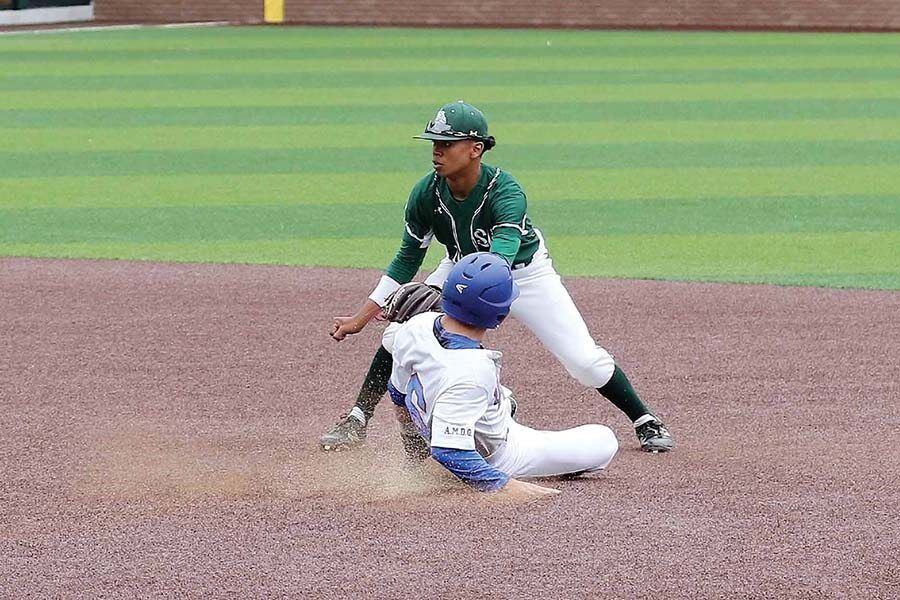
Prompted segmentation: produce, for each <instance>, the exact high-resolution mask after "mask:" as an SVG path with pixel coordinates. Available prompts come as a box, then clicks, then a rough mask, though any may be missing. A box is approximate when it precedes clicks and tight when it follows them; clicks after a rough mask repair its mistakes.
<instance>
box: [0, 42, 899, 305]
mask: <svg viewBox="0 0 900 600" xmlns="http://www.w3.org/2000/svg"><path fill="white" fill-rule="evenodd" d="M459 98H465V99H466V100H467V101H469V102H472V103H474V104H476V105H477V106H479V107H481V108H482V109H483V110H484V111H485V113H486V114H487V116H488V118H489V120H490V124H491V132H492V133H493V134H494V135H495V136H496V137H497V140H498V146H497V148H496V149H495V150H494V151H492V152H491V153H489V155H488V158H487V161H488V162H489V163H491V164H496V165H499V166H501V167H504V168H505V169H507V170H508V171H510V172H511V173H513V174H514V175H515V176H516V177H517V178H518V179H519V181H520V182H521V183H522V185H523V186H524V187H525V189H526V191H527V193H528V197H529V213H530V214H531V216H532V219H533V221H534V223H535V225H537V226H538V227H539V228H541V229H542V230H543V231H544V233H545V234H546V236H547V238H548V243H549V246H550V249H551V252H552V253H553V255H554V257H555V259H556V263H557V265H558V267H559V270H560V271H561V272H562V273H563V274H566V275H588V276H601V277H634V278H654V279H673V280H701V281H734V282H768V283H777V284H799V285H823V286H837V287H863V288H883V289H900V36H898V35H876V34H867V35H862V34H861V35H849V34H768V33H766V34H761V33H665V32H586V31H536V30H526V31H488V30H456V31H454V30H445V29H444V30H415V29H362V28H347V29H336V28H263V27H250V28H197V29H192V28H188V29H158V28H150V29H140V30H129V31H94V32H73V33H52V34H41V35H32V34H22V35H6V36H3V35H0V140H2V145H0V255H5V256H42V257H83V258H121V259H146V260H173V261H201V262H206V261H211V262H247V263H278V264H298V265H325V266H357V267H374V268H382V267H384V266H385V265H386V264H387V263H388V262H389V261H390V259H391V258H392V256H393V253H394V251H395V250H396V247H397V245H398V243H399V239H400V235H401V233H402V228H403V224H402V217H403V205H404V202H405V199H406V195H407V193H408V192H409V189H410V187H411V186H412V184H413V183H414V182H415V181H416V180H417V179H418V178H419V177H421V176H422V175H424V174H425V173H427V172H428V170H429V166H430V162H429V161H430V154H429V152H430V147H429V145H428V144H427V143H425V142H420V141H415V140H413V139H411V136H412V135H414V134H416V133H418V132H419V131H420V130H421V129H422V127H423V126H424V124H425V123H426V121H428V120H429V119H430V118H431V117H432V116H433V114H434V112H435V110H436V108H437V107H438V106H440V105H441V104H443V103H445V102H447V101H451V100H456V99H459ZM440 255H441V252H440V250H439V249H437V248H436V249H433V250H432V251H431V252H430V253H429V257H428V259H427V262H426V265H433V264H434V263H436V261H437V260H438V258H439V257H440Z"/></svg>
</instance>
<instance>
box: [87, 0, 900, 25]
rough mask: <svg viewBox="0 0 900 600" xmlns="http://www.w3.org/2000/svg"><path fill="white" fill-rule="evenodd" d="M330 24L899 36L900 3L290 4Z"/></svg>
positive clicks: (103, 16) (103, 12)
mask: <svg viewBox="0 0 900 600" xmlns="http://www.w3.org/2000/svg"><path fill="white" fill-rule="evenodd" d="M262 6H263V0H252V1H249V2H247V1H240V0H193V1H191V2H188V1H187V0H155V1H151V2H148V1H147V0H94V13H95V15H96V18H97V19H98V20H103V21H154V22H162V21H240V22H251V23H252V22H260V21H261V20H262V11H263V8H262ZM285 19H286V20H287V21H289V22H292V23H309V24H326V25H436V26H453V27H471V26H510V27H586V28H589V27H597V28H603V27H670V28H749V29H757V28H758V29H766V28H775V29H806V28H809V29H893V30H900V0H481V1H480V2H475V1H473V0H456V1H455V2H452V3H447V2H437V1H436V0H341V1H334V0H331V1H328V0H285Z"/></svg>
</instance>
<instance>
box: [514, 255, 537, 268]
mask: <svg viewBox="0 0 900 600" xmlns="http://www.w3.org/2000/svg"><path fill="white" fill-rule="evenodd" d="M533 260H534V255H533V254H532V255H531V258H529V259H528V260H523V261H522V262H518V263H514V264H513V266H512V267H511V269H512V270H513V271H515V270H516V269H524V268H525V267H527V266H528V265H530V264H531V261H533Z"/></svg>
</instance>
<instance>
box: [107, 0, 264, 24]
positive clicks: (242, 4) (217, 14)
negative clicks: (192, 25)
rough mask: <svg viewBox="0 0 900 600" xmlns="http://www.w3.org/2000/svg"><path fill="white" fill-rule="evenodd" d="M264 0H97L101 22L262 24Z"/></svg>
mask: <svg viewBox="0 0 900 600" xmlns="http://www.w3.org/2000/svg"><path fill="white" fill-rule="evenodd" d="M262 17H263V0H250V1H249V2H248V1H247V0H190V1H189V0H94V19H95V20H97V21H122V22H132V23H133V22H145V23H147V22H149V23H175V22H187V21H233V22H238V23H259V22H260V21H262Z"/></svg>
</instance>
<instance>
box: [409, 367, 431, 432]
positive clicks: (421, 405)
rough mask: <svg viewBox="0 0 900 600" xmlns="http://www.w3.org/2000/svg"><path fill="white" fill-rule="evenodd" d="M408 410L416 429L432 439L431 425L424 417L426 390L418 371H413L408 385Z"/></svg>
mask: <svg viewBox="0 0 900 600" xmlns="http://www.w3.org/2000/svg"><path fill="white" fill-rule="evenodd" d="M406 410H407V411H408V412H409V416H410V418H411V419H412V421H413V423H414V424H415V426H416V429H418V430H419V433H421V434H422V437H424V438H425V439H426V440H430V439H431V427H429V426H428V424H426V423H425V419H423V418H422V417H423V416H424V415H425V412H426V404H425V390H424V389H422V382H421V381H420V380H419V375H418V374H417V373H413V375H412V377H410V378H409V384H408V385H407V386H406Z"/></svg>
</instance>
